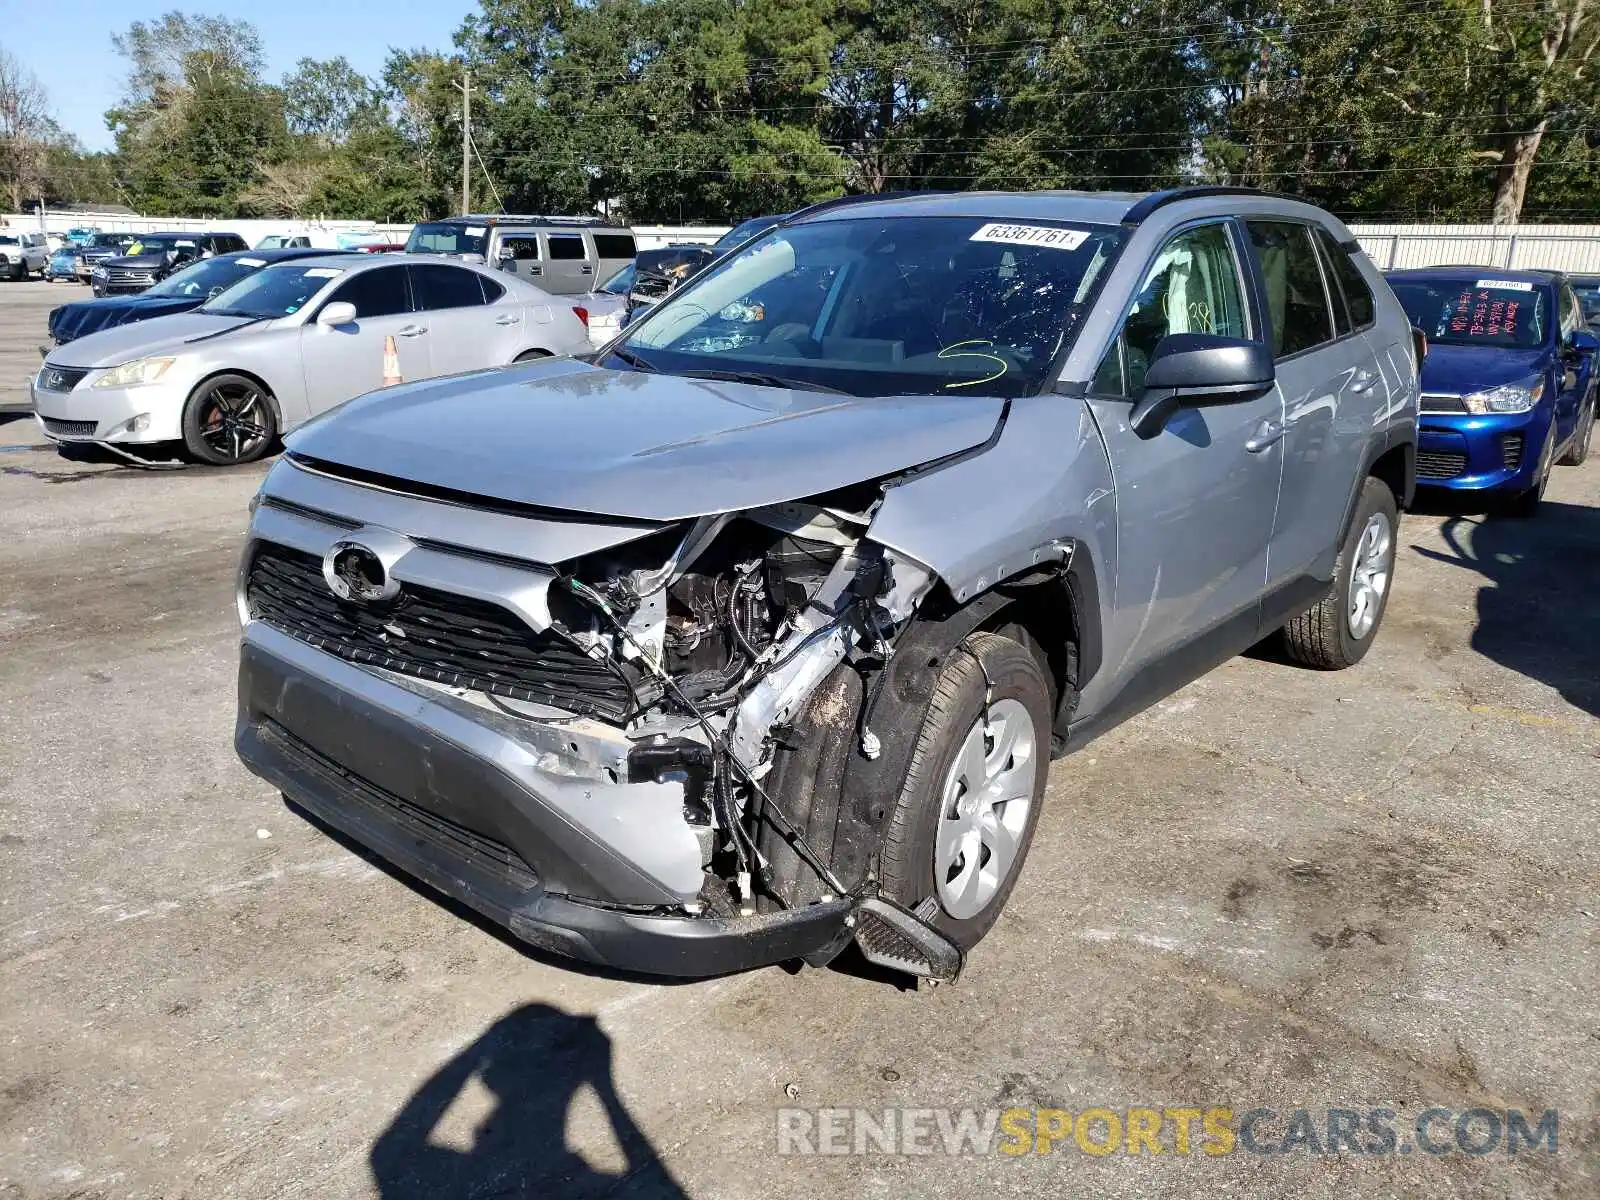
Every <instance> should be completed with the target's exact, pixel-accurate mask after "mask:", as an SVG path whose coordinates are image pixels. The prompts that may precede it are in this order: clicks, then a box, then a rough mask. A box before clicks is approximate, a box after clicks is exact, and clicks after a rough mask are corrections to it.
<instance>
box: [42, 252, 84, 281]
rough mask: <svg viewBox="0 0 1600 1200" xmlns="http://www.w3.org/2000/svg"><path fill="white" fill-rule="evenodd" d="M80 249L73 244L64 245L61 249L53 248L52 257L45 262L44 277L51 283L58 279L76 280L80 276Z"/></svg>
mask: <svg viewBox="0 0 1600 1200" xmlns="http://www.w3.org/2000/svg"><path fill="white" fill-rule="evenodd" d="M77 258H78V249H77V247H76V246H73V245H70V244H69V245H64V246H62V247H61V248H60V249H59V250H52V251H51V252H50V257H49V258H48V259H47V260H46V261H45V264H44V277H45V279H47V280H49V281H50V282H51V283H54V282H55V281H56V280H58V279H66V280H69V281H71V280H75V279H77V277H78V266H77Z"/></svg>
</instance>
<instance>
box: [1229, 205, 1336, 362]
mask: <svg viewBox="0 0 1600 1200" xmlns="http://www.w3.org/2000/svg"><path fill="white" fill-rule="evenodd" d="M1245 224H1246V226H1248V227H1249V230H1250V241H1251V242H1252V243H1253V244H1254V246H1255V250H1256V258H1257V260H1258V261H1259V262H1260V264H1261V278H1262V283H1263V284H1264V285H1265V291H1266V301H1267V316H1268V320H1269V321H1270V322H1271V324H1272V349H1273V353H1274V355H1275V356H1276V357H1278V358H1287V357H1288V356H1289V355H1291V354H1299V353H1300V352H1301V351H1302V350H1310V349H1311V348H1312V347H1314V346H1320V345H1322V344H1323V343H1324V342H1330V341H1332V340H1333V336H1334V324H1333V312H1332V310H1331V309H1330V308H1329V306H1328V292H1327V289H1326V287H1325V286H1324V284H1323V279H1322V268H1321V266H1319V265H1318V263H1317V252H1316V248H1315V247H1314V246H1313V245H1312V242H1311V230H1310V229H1309V228H1308V227H1307V226H1305V225H1297V224H1293V223H1291V222H1287V221H1283V222H1280V221H1254V220H1251V221H1246V222H1245Z"/></svg>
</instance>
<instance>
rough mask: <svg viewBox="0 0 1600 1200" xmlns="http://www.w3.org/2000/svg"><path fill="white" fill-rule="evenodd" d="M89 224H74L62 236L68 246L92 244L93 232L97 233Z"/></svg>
mask: <svg viewBox="0 0 1600 1200" xmlns="http://www.w3.org/2000/svg"><path fill="white" fill-rule="evenodd" d="M99 232H100V231H99V230H98V229H95V228H94V227H93V226H91V225H74V226H73V227H72V228H71V229H69V230H67V232H66V233H64V234H62V237H63V238H64V239H65V240H66V243H67V244H68V245H69V246H90V245H93V244H94V237H95V234H97V233H99Z"/></svg>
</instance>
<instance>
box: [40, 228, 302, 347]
mask: <svg viewBox="0 0 1600 1200" xmlns="http://www.w3.org/2000/svg"><path fill="white" fill-rule="evenodd" d="M328 253H329V252H328V251H326V250H251V251H247V252H245V253H243V254H219V255H217V256H216V257H215V258H207V259H197V260H194V261H191V262H190V263H188V264H187V265H185V266H183V267H181V268H179V269H178V270H177V271H175V272H173V273H172V274H171V275H168V276H167V277H166V278H165V279H163V280H162V281H161V282H160V283H158V284H156V285H155V286H154V287H152V288H150V289H149V290H148V291H143V292H138V293H134V294H132V295H124V296H106V297H104V298H101V299H95V300H78V301H75V302H74V303H72V304H63V305H62V306H61V307H60V308H54V309H51V310H50V316H49V318H48V323H49V330H50V343H51V345H52V346H64V345H66V344H67V343H68V342H72V341H76V340H77V339H78V338H80V337H83V336H85V335H87V334H91V333H98V332H99V331H100V330H102V329H110V328H112V327H113V326H115V325H126V324H129V323H131V322H133V321H148V320H149V319H150V318H152V317H167V316H171V315H172V314H173V313H181V312H189V311H190V310H191V309H196V308H199V307H200V306H201V305H202V304H205V303H206V302H208V301H209V300H211V299H213V298H215V297H216V296H218V295H221V294H222V293H223V292H225V291H227V289H229V288H230V287H232V286H233V285H234V284H236V283H238V282H239V281H240V280H241V279H243V278H244V277H245V276H247V275H250V274H253V273H254V272H256V271H259V270H261V269H262V268H263V267H265V266H268V265H269V264H272V263H282V262H292V261H294V260H295V259H299V258H312V257H316V256H322V255H326V254H328ZM46 349H47V350H48V347H47V348H46Z"/></svg>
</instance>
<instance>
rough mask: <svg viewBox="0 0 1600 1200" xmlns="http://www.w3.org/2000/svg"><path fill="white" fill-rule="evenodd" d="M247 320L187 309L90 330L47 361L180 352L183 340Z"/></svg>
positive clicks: (110, 361)
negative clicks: (173, 313) (98, 329)
mask: <svg viewBox="0 0 1600 1200" xmlns="http://www.w3.org/2000/svg"><path fill="white" fill-rule="evenodd" d="M246 320H247V318H244V317H222V316H216V315H214V314H212V313H203V312H187V313H177V314H176V315H174V316H170V317H157V318H155V319H154V320H151V321H137V322H135V323H133V324H131V325H118V326H115V327H114V328H111V329H102V330H101V331H100V332H99V333H91V334H89V335H88V336H87V337H84V338H80V339H78V340H77V341H75V342H73V343H72V345H71V346H70V348H67V347H64V348H62V349H59V350H56V351H53V352H52V353H51V354H50V357H49V358H48V359H47V360H46V361H47V362H49V364H50V365H51V366H53V367H91V368H93V367H116V366H120V365H122V364H123V363H125V362H132V361H133V360H134V359H136V358H146V357H148V356H149V355H152V354H181V353H183V352H184V351H185V350H186V349H188V346H187V345H186V343H188V342H190V341H193V340H194V339H195V338H198V337H203V336H204V335H206V334H208V333H219V332H221V331H222V330H224V329H231V328H233V327H234V326H235V325H243V324H245V322H246ZM206 344H207V345H209V344H210V343H206Z"/></svg>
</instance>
